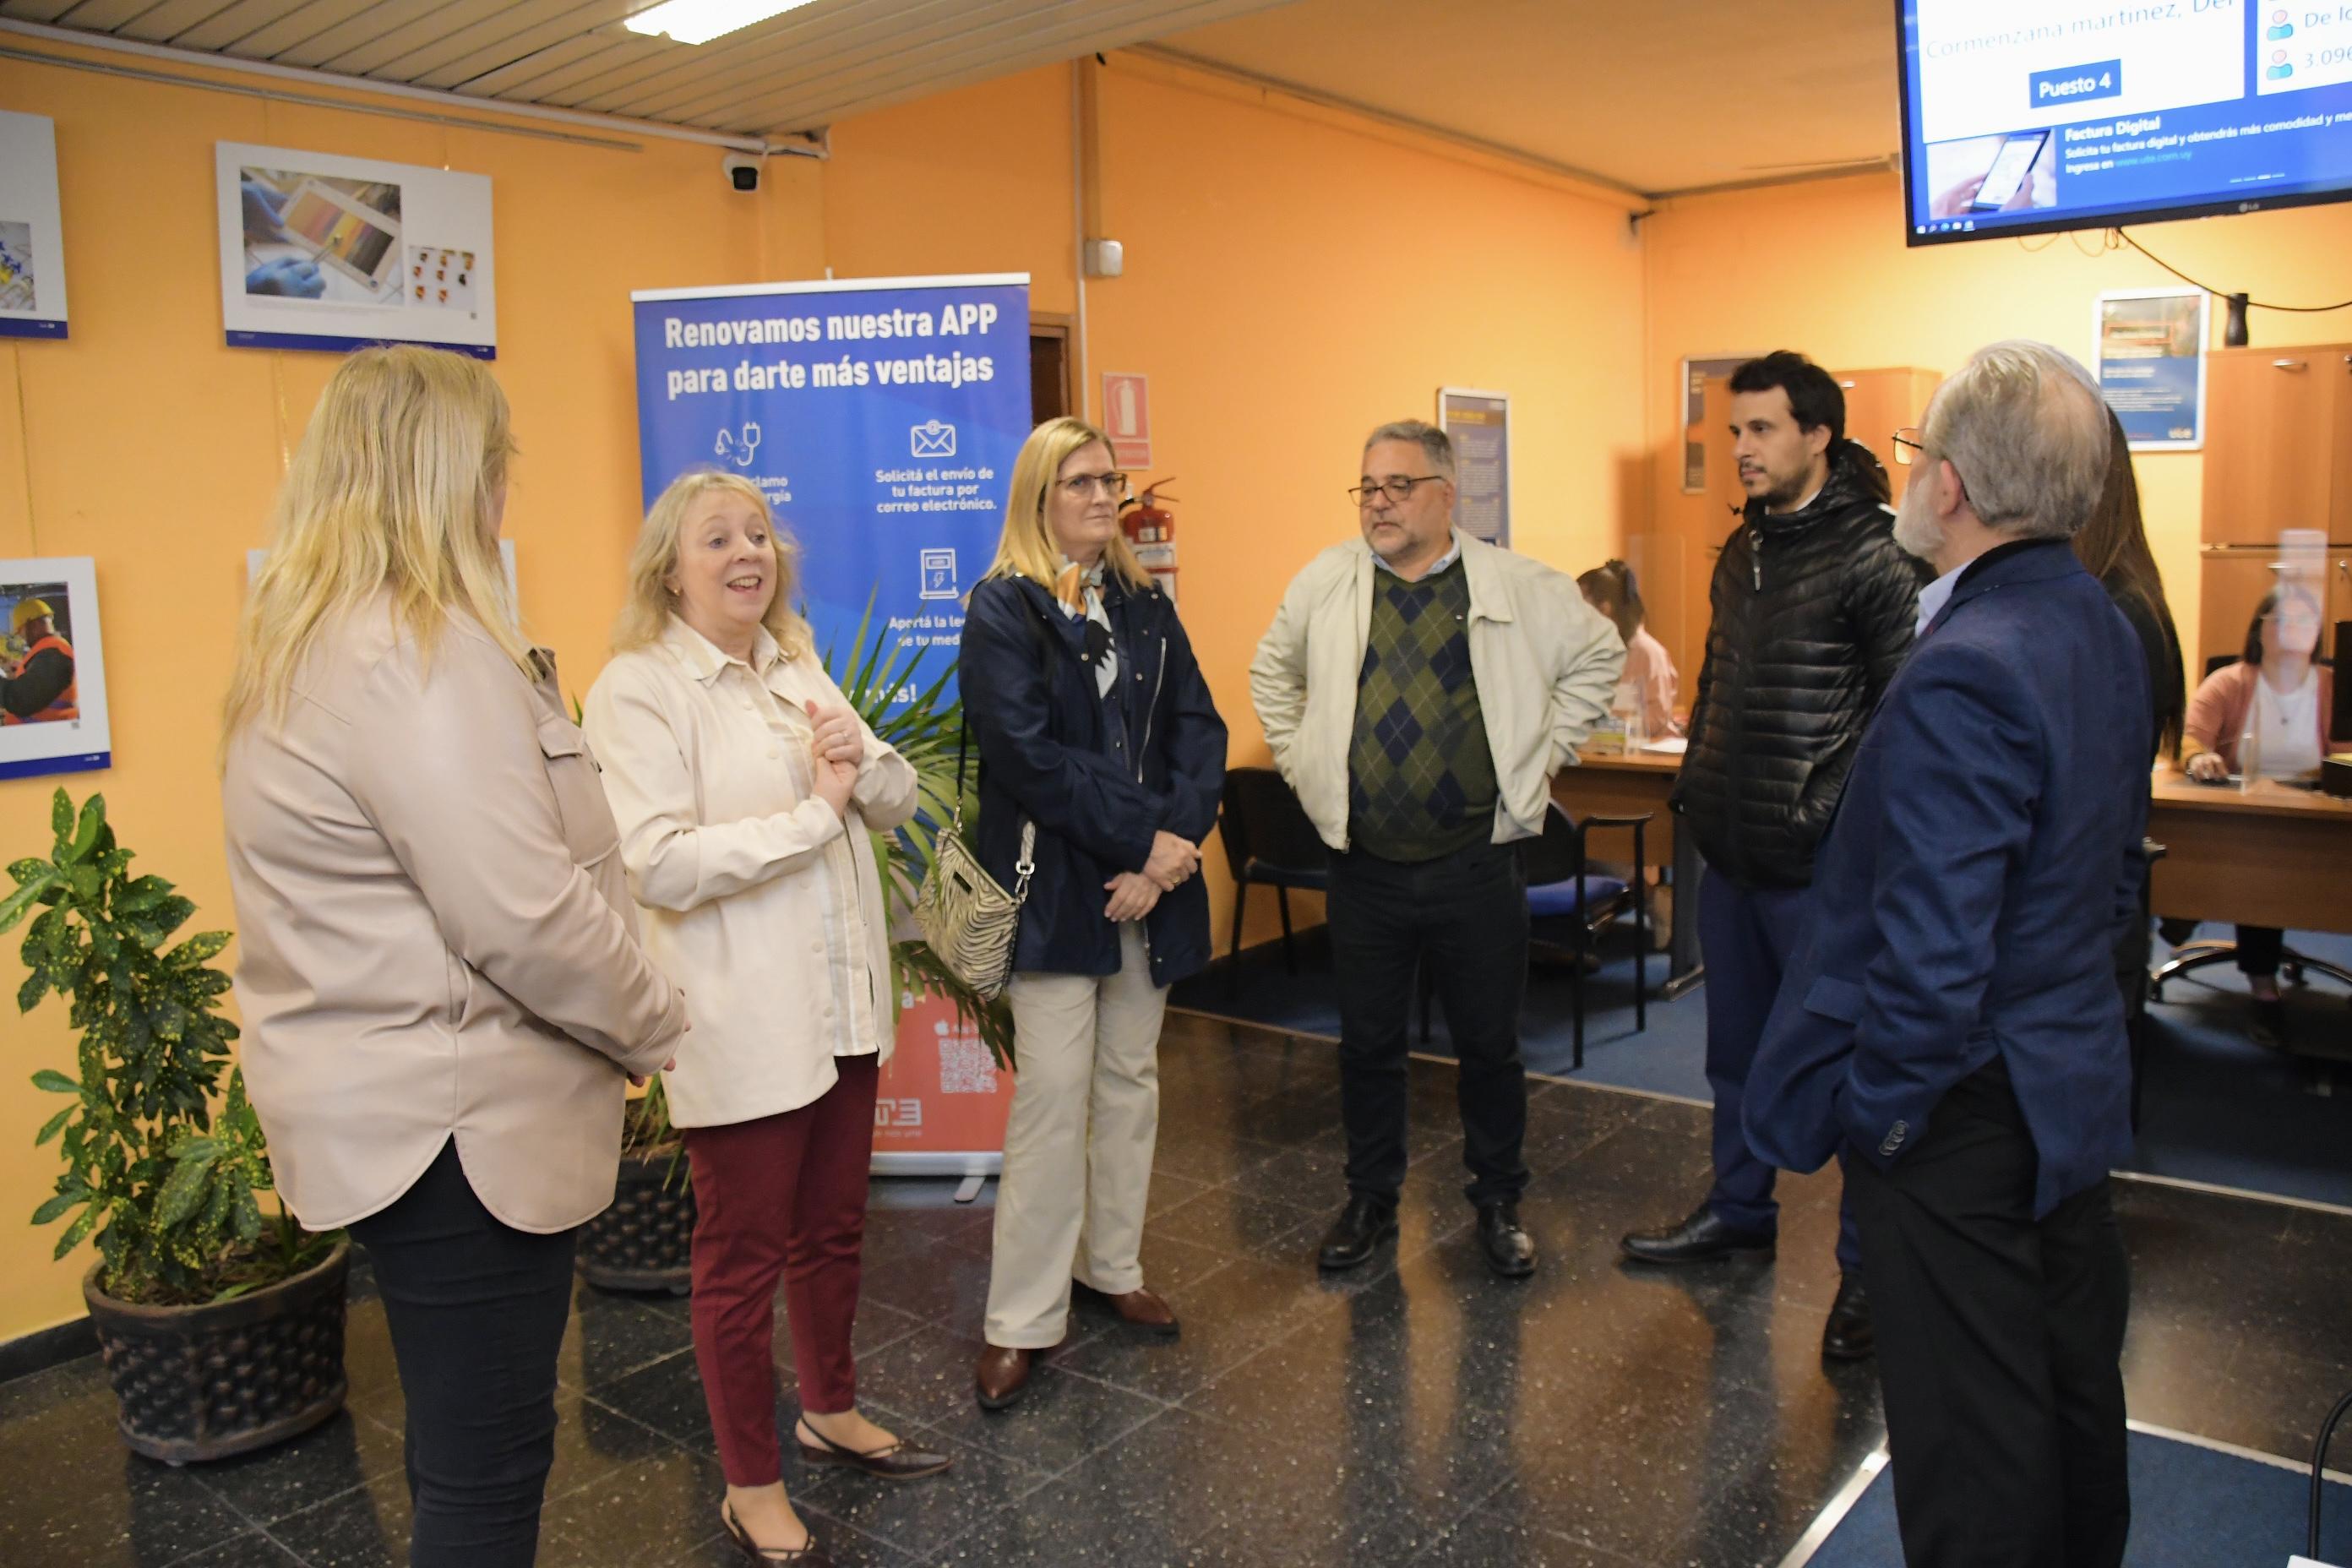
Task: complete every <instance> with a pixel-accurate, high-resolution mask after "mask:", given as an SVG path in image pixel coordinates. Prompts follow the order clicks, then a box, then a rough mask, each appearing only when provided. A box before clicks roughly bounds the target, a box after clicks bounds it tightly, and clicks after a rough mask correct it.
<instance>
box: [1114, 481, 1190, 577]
mask: <svg viewBox="0 0 2352 1568" xmlns="http://www.w3.org/2000/svg"><path fill="white" fill-rule="evenodd" d="M1175 482H1176V481H1175V480H1174V479H1155V480H1153V481H1152V482H1151V483H1150V485H1148V486H1147V487H1145V489H1144V490H1143V493H1142V494H1140V495H1139V496H1134V497H1131V498H1129V501H1128V503H1127V510H1126V512H1125V514H1124V515H1123V516H1121V517H1120V519H1119V526H1120V527H1121V528H1123V529H1125V530H1126V531H1127V542H1128V543H1129V544H1130V545H1132V546H1134V548H1135V558H1136V559H1137V560H1138V561H1139V562H1141V563H1142V564H1143V569H1144V570H1145V571H1147V572H1149V573H1150V574H1151V580H1152V582H1153V583H1154V584H1157V585H1158V586H1159V588H1160V592H1162V593H1164V594H1166V595H1168V599H1169V602H1170V603H1171V604H1173V603H1174V602H1175V599H1176V514H1175V513H1174V512H1172V511H1170V510H1168V508H1167V506H1166V505H1165V504H1163V500H1165V501H1173V500H1175V499H1176V498H1175V497H1174V496H1168V497H1165V498H1162V497H1161V496H1160V486H1162V485H1170V484H1174V483H1175Z"/></svg>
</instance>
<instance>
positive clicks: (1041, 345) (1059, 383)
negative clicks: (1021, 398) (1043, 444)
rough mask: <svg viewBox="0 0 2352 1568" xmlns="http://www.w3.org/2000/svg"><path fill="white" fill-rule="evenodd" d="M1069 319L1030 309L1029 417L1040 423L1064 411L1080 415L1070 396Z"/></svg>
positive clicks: (1073, 382) (1072, 380) (1075, 401)
mask: <svg viewBox="0 0 2352 1568" xmlns="http://www.w3.org/2000/svg"><path fill="white" fill-rule="evenodd" d="M1070 326H1071V321H1070V318H1069V317H1067V316H1055V315H1049V314H1043V313H1039V312H1035V311H1033V312H1031V314H1030V317H1029V420H1030V423H1031V424H1033V425H1043V424H1044V423H1045V421H1046V420H1048V419H1055V418H1059V417H1060V416H1063V415H1065V414H1080V415H1083V412H1084V411H1083V410H1081V409H1080V408H1079V407H1078V406H1077V399H1076V397H1075V396H1074V395H1073V394H1074V392H1075V390H1076V383H1075V380H1074V377H1073V374H1072V370H1071V366H1070Z"/></svg>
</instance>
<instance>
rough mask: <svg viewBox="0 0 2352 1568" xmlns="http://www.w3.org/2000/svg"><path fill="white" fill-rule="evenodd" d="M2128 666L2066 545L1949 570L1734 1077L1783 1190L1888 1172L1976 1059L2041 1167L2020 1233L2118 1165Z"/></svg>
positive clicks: (2025, 549) (2139, 686)
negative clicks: (1743, 1080) (1794, 1184)
mask: <svg viewBox="0 0 2352 1568" xmlns="http://www.w3.org/2000/svg"><path fill="white" fill-rule="evenodd" d="M2147 711H2148V696H2147V660H2146V659H2144V658H2142V657H2141V655H2140V647H2139V643H2138V640H2137V638H2136V637H2134V635H2133V633H2132V629H2131V624H2130V623H2129V622H2128V621H2126V619H2125V618H2124V616H2123V615H2122V613H2121V612H2119V611H2118V610H2116V607H2115V605H2114V603H2113V602H2112V601H2111V600H2109V599H2108V597H2107V595H2106V592H2105V590H2104V589H2102V588H2101V587H2100V586H2099V584H2098V580H2097V579H2096V578H2095V577H2093V576H2092V575H2091V574H2089V573H2088V572H2086V571H2084V569H2083V566H2082V563H2080V562H2078V561H2077V560H2076V559H2075V558H2074V551H2073V549H2072V548H2070V547H2069V545H2068V544H2067V543H2066V542H2064V541H2062V540H2036V541H2030V542H2018V543H2014V544H2008V545H2003V546H2001V547H2000V548H1999V549H1997V550H1994V551H1992V552H1989V553H1987V554H1986V555H1984V556H1982V557H1980V558H1979V559H1978V560H1977V561H1976V562H1975V563H1972V564H1971V565H1970V566H1969V569H1968V570H1967V571H1966V572H1965V573H1963V574H1961V576H1960V579H1959V581H1958V584H1956V585H1955V587H1954V590H1953V593H1952V596H1951V599H1950V601H1949V603H1948V604H1947V605H1945V607H1944V609H1943V611H1942V612H1941V613H1940V614H1938V615H1937V617H1936V619H1935V620H1934V621H1933V622H1932V623H1931V624H1930V625H1929V626H1928V627H1927V631H1926V632H1925V633H1923V634H1922V635H1921V637H1920V640H1919V642H1918V645H1917V647H1916V649H1915V650H1914V652H1913V653H1912V655H1911V658H1910V659H1909V661H1908V662H1906V664H1905V665H1904V667H1903V668H1902V669H1901V671H1900V672H1899V673H1897V675H1896V676H1895V679H1894V681H1893V682H1892V683H1891V684H1890V685H1889V686H1888V688H1887V690H1886V697H1885V700H1884V701H1883V702H1882V703H1881V704H1880V705H1879V710H1878V712H1877V714H1876V715H1875V716H1874V718H1873V720H1872V721H1871V724H1870V728H1869V731H1867V733H1866V734H1865V735H1864V739H1863V743H1862V750H1861V753H1860V755H1859V756H1858V757H1857V758H1856V760H1855V763H1854V768H1853V775H1852V777H1851V778H1850V779H1849V780H1848V782H1847V784H1846V787H1845V795H1844V797H1843V800H1842V801H1841V802H1840V804H1839V807H1838V812H1837V816H1836V817H1835V818H1834V819H1833V820H1832V823H1831V826H1830V829H1829V833H1828V837H1826V838H1825V839H1824V840H1823V843H1822V858H1821V862H1820V868H1819V870H1818V872H1817V874H1816V875H1815V878H1814V880H1813V914H1812V919H1811V929H1810V931H1809V932H1808V933H1807V935H1806V937H1805V939H1804V941H1803V942H1802V944H1801V949H1800V952H1799V955H1798V958H1797V961H1796V963H1794V964H1793V965H1792V966H1791V967H1790V970H1789V972H1788V973H1787V975H1786V976H1785V978H1784V979H1783V981H1782V983H1781V986H1780V995H1779V997H1778V998H1777V999H1776V1001H1775V1002H1774V1005H1773V1008H1772V1014H1771V1017H1770V1019H1769V1022H1768V1023H1767V1024H1766V1026H1765V1030H1764V1038H1763V1041H1762V1043H1761V1044H1760V1045H1759V1047H1758V1050H1757V1056H1756V1063H1755V1066H1754V1068H1752V1069H1751V1070H1750V1073H1749V1075H1748V1090H1747V1096H1746V1102H1745V1121H1746V1127H1747V1131H1748V1144H1749V1146H1750V1147H1751V1148H1753V1149H1754V1150H1755V1151H1756V1152H1757V1153H1758V1155H1759V1156H1760V1157H1762V1158H1763V1159H1766V1160H1769V1162H1771V1163H1773V1164H1775V1165H1779V1166H1780V1167H1782V1168H1783V1169H1786V1170H1792V1171H1811V1170H1815V1169H1818V1168H1819V1167H1820V1166H1821V1165H1822V1163H1825V1162H1826V1161H1827V1160H1828V1159H1829V1158H1830V1157H1831V1156H1832V1154H1834V1153H1836V1152H1837V1151H1838V1147H1839V1145H1840V1144H1841V1143H1846V1144H1850V1145H1851V1146H1852V1147H1853V1149H1854V1151H1855V1152H1856V1153H1857V1156H1858V1157H1860V1158H1864V1159H1868V1160H1871V1161H1874V1162H1875V1163H1877V1164H1878V1165H1879V1166H1880V1167H1881V1168H1882V1169H1885V1168H1890V1167H1892V1166H1893V1165H1894V1164H1895V1162H1896V1161H1898V1160H1900V1159H1901V1158H1902V1156H1903V1153H1904V1152H1905V1151H1906V1150H1907V1149H1911V1148H1916V1147H1917V1145H1918V1144H1919V1142H1920V1141H1921V1140H1923V1139H1927V1138H1932V1137H1934V1135H1935V1134H1934V1131H1933V1129H1934V1116H1935V1110H1936V1105H1937V1101H1938V1100H1941V1099H1942V1098H1943V1096H1944V1093H1945V1091H1946V1090H1948V1089H1950V1088H1951V1087H1952V1086H1953V1085H1954V1084H1956V1083H1958V1082H1959V1080H1960V1079H1964V1078H1966V1077H1968V1076H1969V1074H1970V1073H1973V1072H1975V1071H1977V1070H1978V1069H1979V1068H1983V1067H1984V1066H1986V1065H1987V1064H1989V1063H1990V1062H1991V1061H1992V1060H1993V1059H1994V1058H1996V1057H1998V1058H2000V1060H2001V1061H2002V1062H2003V1063H2004V1064H2005V1065H2006V1067H2007V1068H2008V1072H2009V1078H2010V1082H2011V1087H2012V1088H2013V1089H2014V1090H2015V1091H2016V1095H2017V1100H2018V1103H2019V1105H2020V1106H2021V1109H2022V1110H2024V1113H2025V1122H2026V1126H2027V1128H2028V1130H2029V1131H2031V1132H2032V1137H2033V1144H2034V1148H2035V1151H2036V1152H2037V1153H2038V1154H2039V1156H2040V1169H2039V1173H2038V1175H2037V1178H2036V1182H2035V1191H2034V1213H2035V1215H2037V1216H2039V1215H2045V1214H2047V1213H2049V1212H2050V1211H2051V1210H2052V1209H2053V1208H2055V1207H2056V1206H2057V1205H2059V1204H2060V1203H2061V1202H2063V1200H2064V1199H2066V1198H2067V1197H2069V1196H2071V1195H2073V1194H2075V1193H2077V1192H2080V1191H2082V1190H2083V1189H2084V1188H2085V1187H2088V1186H2090V1185H2092V1184H2095V1183H2096V1182H2097V1181H2099V1180H2100V1179H2101V1178H2102V1177H2104V1176H2105V1174H2106V1173H2107V1172H2108V1170H2109V1169H2110V1168H2112V1167H2113V1166H2114V1165H2116V1164H2117V1163H2120V1162H2121V1161H2122V1160H2123V1159H2124V1157H2125V1156H2126V1154H2127V1153H2129V1152H2130V1148H2131V1103H2130V1102H2131V1068H2130V1051H2129V1047H2127V1046H2126V1043H2125V1038H2124V1014H2123V1002H2122V998H2121V996H2120V994H2118V993H2117V991H2116V977H2115V967H2114V961H2113V952H2114V949H2115V945H2116V940H2117V939H2118V938H2119V937H2120V936H2121V935H2122V934H2123V931H2125V929H2126V927H2127V925H2128V924H2129V922H2130V921H2135V920H2137V919H2138V918H2139V886H2140V879H2141V878H2142V877H2143V876H2144V875H2146V870H2147V868H2146V865H2145V862H2144V858H2143V856H2142V853H2141V848H2140V845H2141V838H2142V835H2143V834H2144V832H2145V831H2146V828H2147V799H2148V777H2147Z"/></svg>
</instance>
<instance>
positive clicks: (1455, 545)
mask: <svg viewBox="0 0 2352 1568" xmlns="http://www.w3.org/2000/svg"><path fill="white" fill-rule="evenodd" d="M1445 536H1446V538H1447V539H1448V540H1450V541H1452V542H1451V543H1450V544H1449V545H1447V547H1446V551H1445V553H1444V554H1443V555H1441V556H1439V557H1438V558H1437V559H1436V560H1434V561H1433V562H1431V563H1429V570H1428V571H1426V572H1423V574H1421V575H1420V576H1419V577H1416V578H1414V579H1413V581H1414V582H1416V583H1425V582H1427V581H1429V579H1431V578H1432V577H1434V576H1436V575H1437V574H1439V573H1440V572H1443V571H1444V570H1445V569H1446V568H1447V567H1448V566H1451V565H1453V564H1454V563H1455V562H1456V561H1459V560H1460V559H1462V536H1461V535H1460V534H1459V533H1456V532H1455V531H1454V530H1452V529H1450V528H1449V529H1447V530H1446V531H1445ZM1372 564H1373V565H1375V566H1377V567H1379V568H1380V569H1381V571H1383V572H1385V573H1387V574H1389V575H1390V576H1391V577H1396V578H1402V576H1403V575H1404V574H1402V572H1399V571H1398V570H1397V569H1396V568H1395V567H1393V566H1391V565H1390V564H1389V563H1388V562H1387V561H1386V560H1385V559H1384V558H1382V556H1381V552H1379V551H1377V550H1375V551H1373V552H1372Z"/></svg>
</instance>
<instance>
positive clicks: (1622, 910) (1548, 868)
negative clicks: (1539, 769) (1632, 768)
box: [1419, 801, 1652, 1070]
mask: <svg viewBox="0 0 2352 1568" xmlns="http://www.w3.org/2000/svg"><path fill="white" fill-rule="evenodd" d="M1651 815H1652V814H1651V813H1649V812H1646V811H1645V812H1643V813H1642V814H1640V815H1639V816H1588V817H1585V818H1583V819H1582V820H1579V819H1577V818H1576V817H1573V816H1570V815H1569V814H1568V811H1567V809H1566V808H1565V807H1563V806H1562V805H1560V804H1559V802H1558V801H1553V802H1551V803H1550V804H1549V805H1548V806H1547V807H1546V809H1545V812H1544V829H1543V835H1542V837H1538V838H1535V839H1531V840H1529V841H1528V842H1527V843H1525V844H1524V845H1522V846H1521V847H1520V864H1521V865H1522V866H1524V867H1525V868H1526V870H1527V876H1528V957H1529V958H1530V959H1532V958H1534V957H1535V956H1536V952H1537V950H1538V949H1545V950H1549V951H1552V952H1566V953H1567V954H1568V955H1569V970H1568V972H1569V995H1570V1002H1571V1005H1572V1006H1573V1008H1574V1012H1575V1019H1576V1025H1575V1027H1576V1055H1575V1066H1576V1068H1577V1070H1582V1068H1583V1067H1584V966H1585V960H1586V958H1587V956H1588V955H1589V954H1591V952H1592V947H1593V943H1594V942H1595V941H1597V940H1598V939H1599V937H1600V936H1601V932H1603V931H1607V930H1608V929H1609V928H1610V927H1611V926H1612V925H1614V924H1615V923H1616V922H1617V921H1619V920H1620V919H1622V917H1624V916H1626V915H1628V914H1631V915H1632V916H1633V924H1634V929H1635V931H1636V933H1637V935H1638V936H1639V938H1640V940H1639V941H1637V942H1634V944H1633V1028H1634V1031H1635V1032H1636V1033H1641V1032H1643V1031H1645V1030H1647V1029H1648V1028H1649V1026H1650V889H1649V884H1648V883H1647V882H1646V881H1644V880H1643V877H1642V874H1641V869H1640V868H1642V867H1643V866H1646V865H1647V864H1649V861H1648V858H1647V857H1646V856H1645V855H1644V854H1643V850H1644V849H1645V848H1646V847H1647V846H1646V844H1645V843H1644V835H1643V829H1644V828H1646V827H1647V826H1648V825H1649V822H1650V818H1651ZM1621 828H1630V829H1632V831H1633V867H1634V872H1633V880H1632V881H1630V882H1628V881H1626V880H1625V879H1622V878H1619V877H1611V876H1604V875H1602V874H1601V873H1600V872H1598V871H1595V870H1593V869H1592V868H1591V866H1590V865H1589V864H1588V863H1587V861H1586V858H1585V847H1586V840H1587V838H1588V837H1589V836H1590V835H1591V833H1592V832H1593V831H1594V830H1595V829H1621ZM1419 988H1420V991H1421V1037H1422V1040H1423V1043H1424V1044H1426V1043H1427V1041H1428V1040H1429V1037H1430V994H1431V992H1432V991H1433V990H1434V989H1435V987H1433V986H1432V985H1429V984H1421V985H1420V987H1419Z"/></svg>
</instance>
